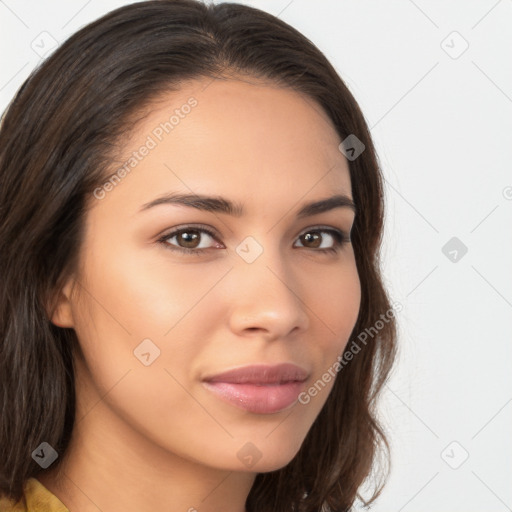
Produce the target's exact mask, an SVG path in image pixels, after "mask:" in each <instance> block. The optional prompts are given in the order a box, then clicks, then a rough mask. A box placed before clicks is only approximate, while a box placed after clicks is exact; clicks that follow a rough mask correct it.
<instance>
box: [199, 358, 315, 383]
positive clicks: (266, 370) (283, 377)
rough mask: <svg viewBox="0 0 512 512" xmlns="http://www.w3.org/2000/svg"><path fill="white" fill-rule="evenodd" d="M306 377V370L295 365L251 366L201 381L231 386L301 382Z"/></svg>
mask: <svg viewBox="0 0 512 512" xmlns="http://www.w3.org/2000/svg"><path fill="white" fill-rule="evenodd" d="M308 375H309V374H308V372H307V371H306V370H304V369H303V368H301V367H300V366H297V365H296V364H291V363H282V364H276V365H268V364H253V365H249V366H242V367H239V368H234V369H233V370H228V371H226V372H222V373H218V374H216V375H212V376H209V377H205V378H204V379H203V380H205V381H206V382H229V383H233V384H280V383H284V382H294V381H301V382H302V381H304V380H306V379H307V378H308Z"/></svg>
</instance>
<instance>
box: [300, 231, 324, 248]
mask: <svg viewBox="0 0 512 512" xmlns="http://www.w3.org/2000/svg"><path fill="white" fill-rule="evenodd" d="M302 237H303V238H304V240H305V241H306V242H311V241H312V242H316V243H314V244H313V245H311V246H310V247H319V246H320V245H321V243H322V242H321V239H320V238H321V237H320V236H319V235H318V233H314V234H312V233H306V234H305V235H302Z"/></svg>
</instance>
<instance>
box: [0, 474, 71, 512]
mask: <svg viewBox="0 0 512 512" xmlns="http://www.w3.org/2000/svg"><path fill="white" fill-rule="evenodd" d="M0 511H1V512H33V511H37V512H69V510H68V509H67V508H66V507H65V506H64V504H63V503H62V502H61V501H60V500H59V498H57V496H55V495H54V494H52V493H51V492H50V491H49V490H48V489H47V488H46V487H45V486H44V485H43V484H42V483H41V482H40V481H39V480H37V479H36V478H29V479H28V480H27V481H26V482H25V485H24V487H23V496H22V498H21V500H20V501H18V502H16V503H15V502H14V501H12V500H8V499H7V498H5V497H4V498H2V497H0Z"/></svg>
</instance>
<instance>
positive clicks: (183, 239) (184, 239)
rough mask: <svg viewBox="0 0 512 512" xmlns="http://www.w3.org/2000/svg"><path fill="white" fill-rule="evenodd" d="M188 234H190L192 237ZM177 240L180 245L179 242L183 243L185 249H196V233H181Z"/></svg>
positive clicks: (197, 236) (197, 237) (197, 238)
mask: <svg viewBox="0 0 512 512" xmlns="http://www.w3.org/2000/svg"><path fill="white" fill-rule="evenodd" d="M190 233H192V235H191V234H190ZM177 239H178V241H179V243H180V244H181V242H184V243H185V245H184V247H186V248H187V249H195V248H196V247H197V243H195V242H197V241H198V240H199V235H198V233H197V231H191V230H189V231H183V232H182V233H180V234H178V235H177ZM189 244H192V245H189Z"/></svg>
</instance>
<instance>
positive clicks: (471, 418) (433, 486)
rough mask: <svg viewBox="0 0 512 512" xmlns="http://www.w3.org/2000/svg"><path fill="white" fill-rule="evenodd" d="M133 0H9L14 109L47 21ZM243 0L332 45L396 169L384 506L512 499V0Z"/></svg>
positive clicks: (8, 63)
mask: <svg viewBox="0 0 512 512" xmlns="http://www.w3.org/2000/svg"><path fill="white" fill-rule="evenodd" d="M127 3H130V2H126V1H121V0H119V1H113V0H108V1H101V2H100V1H99V0H89V1H88V2H87V1H85V0H84V1H82V0H72V1H56V0H51V1H45V2H38V1H35V0H32V1H27V0H3V1H0V24H1V25H0V34H1V35H0V44H1V53H0V64H1V66H0V70H1V74H0V108H1V110H2V111H3V110H4V109H5V107H6V106H7V104H8V102H9V101H10V99H11V98H12V96H13V95H14V93H15V91H16V90H17V88H18V87H19V86H20V85H21V83H22V82H23V80H24V79H25V78H26V77H27V76H28V74H29V72H30V71H31V70H32V69H33V68H34V67H35V66H36V65H37V64H38V62H39V61H40V56H39V55H38V53H37V51H35V50H34V49H33V48H34V47H36V45H37V44H39V45H40V47H43V45H45V44H49V43H48V41H50V39H49V36H48V35H42V36H41V33H42V32H47V33H48V34H51V37H53V38H54V39H55V40H56V41H57V42H59V43H61V42H63V41H64V40H65V39H66V38H67V37H68V36H69V35H71V34H72V33H74V32H76V31H77V30H78V29H79V28H81V27H82V26H84V25H85V24H87V23H89V22H90V21H92V20H94V19H96V18H98V17H99V16H101V15H103V14H104V13H106V12H108V11H110V10H112V9H114V8H116V7H119V6H121V5H124V4H127ZM241 3H246V4H249V5H253V6H255V7H258V8H261V9H264V10H266V11H268V12H270V13H272V14H274V15H278V16H279V17H280V18H281V19H283V20H284V21H286V22H288V23H290V24H291V25H293V26H294V27H296V28H298V29H299V30H300V31H301V32H303V33H304V34H305V35H306V36H307V37H309V38H310V39H311V40H312V41H313V42H314V43H315V44H316V45H317V46H318V47H319V48H320V49H321V50H322V51H323V52H324V53H325V54H326V55H327V57H328V58H329V59H330V60H331V62H332V63H333V64H334V66H335V67H336V69H337V70H338V72H339V73H340V75H341V77H342V78H343V79H344V80H345V82H346V83H347V85H348V87H349V88H350V90H351V91H352V93H353V94H354V96H355V97H356V99H357V101H358V102H359V104H360V106H361V108H362V110H363V112H364V114H365V117H366V120H367V122H368V124H369V126H370V128H371V132H372V135H373V138H374V141H375V143H376V146H377V151H378V153H379V157H380V161H381V165H382V169H383V173H384V176H385V179H386V201H387V217H386V232H385V244H384V250H383V260H382V262H383V270H384V273H385V278H386V283H387V285H388V287H389V290H390V294H391V297H392V299H393V300H396V301H399V302H400V303H401V304H402V305H403V308H404V309H403V310H402V312H401V313H400V314H399V317H398V321H399V324H400V356H399V360H398V362H397V363H398V365H397V367H396V370H395V372H394V374H393V376H392V378H391V380H390V382H389V385H388V386H387V387H386V388H385V392H384V395H383V400H382V403H381V412H382V417H383V420H384V422H385V425H386V429H387V431H388V433H389V436H390V440H391V444H392V449H393V459H392V473H391V476H390V479H389V481H388V485H387V487H386V489H385V491H384V493H383V495H382V497H381V498H380V499H379V500H378V502H377V504H375V505H374V506H372V510H374V511H376V512H381V511H386V512H391V511H395V512H401V511H404V512H412V511H416V512H422V511H425V512H427V511H428V512H437V511H439V512H440V511H451V512H457V511H461V512H471V511H484V510H485V511H486V512H494V511H496V512H501V511H506V510H512V435H511V434H512V429H511V427H512V386H511V384H512V372H511V361H512V358H511V356H512V347H511V339H512V336H511V334H512V229H511V228H512V222H511V220H512V172H511V165H510V163H511V161H512V158H511V157H512V64H511V62H512V59H511V49H512V30H511V27H512V1H511V0H500V1H496V0H485V1H480V2H477V1H474V0H472V1H467V0H465V1H463V0H458V1H451V2H441V1H431V2H427V1H426V0H416V1H415V2H413V1H412V0H393V1H387V2H377V1H368V0H363V1H362V0H341V1H339V0H338V1H335V0H329V1H327V0H321V1H316V2H313V1H309V2H308V1H307V0H292V1H291V2H290V0H259V1H252V2H249V1H243V2H241ZM454 31H455V32H457V33H458V35H457V34H453V32H454ZM42 38H43V39H42ZM44 38H46V39H44ZM464 40H465V41H466V42H464ZM443 41H444V42H443ZM466 44H468V45H469V46H468V48H467V49H466V50H465V51H464V52H463V53H461V52H462V50H464V48H465V45H466ZM41 51H42V50H41ZM459 53H461V54H460V55H459ZM452 237H457V239H458V240H459V242H457V243H459V244H460V243H463V244H464V245H465V246H466V247H467V253H466V254H464V255H462V253H461V251H460V250H458V252H457V260H456V261H452V260H451V259H450V258H453V257H455V253H454V252H452V253H451V255H450V254H449V257H447V256H445V254H444V253H443V251H442V248H443V247H444V246H445V244H446V243H447V242H448V241H449V240H450V239H452ZM448 250H453V248H451V247H449V249H448ZM448 250H445V252H448ZM456 250H457V249H456ZM454 441H455V444H451V443H452V442H454ZM447 447H448V448H447ZM465 456H468V458H467V460H465V461H464V462H463V460H464V457H465ZM459 464H460V466H459ZM457 466H458V467H457Z"/></svg>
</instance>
